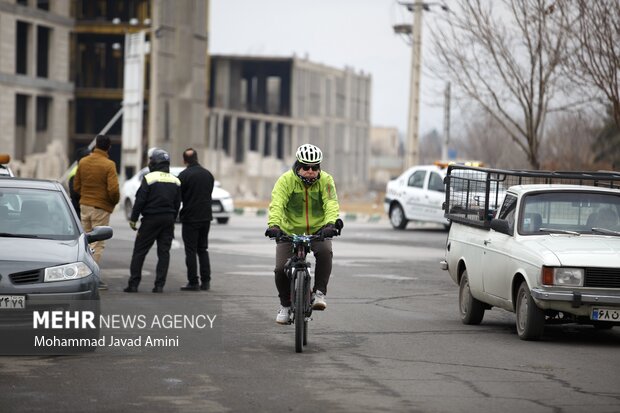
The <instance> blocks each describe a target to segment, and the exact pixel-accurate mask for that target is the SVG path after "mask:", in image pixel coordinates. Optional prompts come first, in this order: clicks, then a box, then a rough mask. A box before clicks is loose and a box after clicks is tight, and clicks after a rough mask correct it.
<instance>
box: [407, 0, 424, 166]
mask: <svg viewBox="0 0 620 413" xmlns="http://www.w3.org/2000/svg"><path fill="white" fill-rule="evenodd" d="M423 7H424V4H423V1H422V0H415V3H413V4H412V5H408V6H407V8H408V9H409V10H410V11H411V12H412V14H413V26H412V28H411V36H412V39H411V41H412V43H411V80H410V82H409V87H410V89H409V116H408V119H407V145H406V151H407V157H406V159H407V165H406V166H407V167H411V166H414V165H417V164H418V163H419V161H420V152H419V148H418V145H419V142H418V141H419V136H418V129H419V126H420V75H421V66H422V13H423Z"/></svg>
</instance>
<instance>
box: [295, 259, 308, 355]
mask: <svg viewBox="0 0 620 413" xmlns="http://www.w3.org/2000/svg"><path fill="white" fill-rule="evenodd" d="M295 275H296V278H295V351H296V352H297V353H301V352H302V351H304V347H303V345H304V336H305V335H306V332H305V331H306V325H307V324H306V314H305V312H306V311H305V303H306V300H305V298H306V297H305V288H304V284H305V280H306V272H305V271H296V274H295Z"/></svg>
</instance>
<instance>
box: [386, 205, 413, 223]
mask: <svg viewBox="0 0 620 413" xmlns="http://www.w3.org/2000/svg"><path fill="white" fill-rule="evenodd" d="M408 222H409V221H408V220H407V218H405V211H403V207H401V206H400V204H394V205H393V206H392V208H390V223H391V224H392V227H394V229H405V227H406V226H407V223H408Z"/></svg>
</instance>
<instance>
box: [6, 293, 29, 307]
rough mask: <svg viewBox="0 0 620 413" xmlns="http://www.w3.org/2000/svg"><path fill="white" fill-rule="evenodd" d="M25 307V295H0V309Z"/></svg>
mask: <svg viewBox="0 0 620 413" xmlns="http://www.w3.org/2000/svg"><path fill="white" fill-rule="evenodd" d="M4 308H26V296H25V295H0V309H4Z"/></svg>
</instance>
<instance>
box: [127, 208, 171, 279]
mask: <svg viewBox="0 0 620 413" xmlns="http://www.w3.org/2000/svg"><path fill="white" fill-rule="evenodd" d="M174 220H175V217H174V215H172V214H163V215H151V216H147V217H143V218H142V223H141V224H140V228H139V229H138V234H137V235H136V242H135V243H134V246H133V255H132V256H131V264H130V265H129V273H130V276H129V286H132V287H138V285H139V284H140V280H141V279H142V265H143V264H144V259H145V258H146V254H148V252H149V250H150V249H151V247H152V246H153V243H154V242H155V241H157V267H156V269H155V286H156V287H163V286H164V284H166V276H167V275H168V266H169V265H170V247H171V246H172V239H173V238H174Z"/></svg>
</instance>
